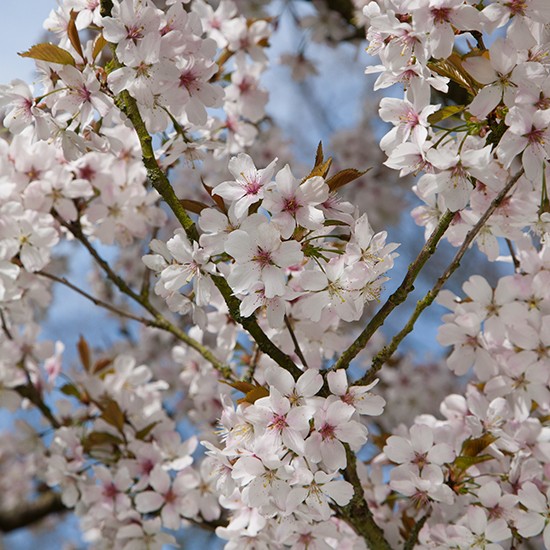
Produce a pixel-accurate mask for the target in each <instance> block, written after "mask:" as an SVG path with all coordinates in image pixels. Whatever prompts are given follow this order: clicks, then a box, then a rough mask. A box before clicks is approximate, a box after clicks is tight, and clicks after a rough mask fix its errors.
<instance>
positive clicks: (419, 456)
mask: <svg viewBox="0 0 550 550" xmlns="http://www.w3.org/2000/svg"><path fill="white" fill-rule="evenodd" d="M427 454H428V453H414V458H413V460H412V463H413V464H416V465H417V466H418V468H419V469H420V470H422V468H423V467H424V466H425V465H426V463H427V461H426V457H427Z"/></svg>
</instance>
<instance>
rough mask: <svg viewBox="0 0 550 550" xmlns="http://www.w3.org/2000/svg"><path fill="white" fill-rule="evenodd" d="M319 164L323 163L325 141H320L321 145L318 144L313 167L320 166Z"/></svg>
mask: <svg viewBox="0 0 550 550" xmlns="http://www.w3.org/2000/svg"><path fill="white" fill-rule="evenodd" d="M319 164H323V142H322V141H320V142H319V145H317V153H315V164H314V165H313V168H315V167H316V166H319Z"/></svg>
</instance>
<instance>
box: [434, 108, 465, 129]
mask: <svg viewBox="0 0 550 550" xmlns="http://www.w3.org/2000/svg"><path fill="white" fill-rule="evenodd" d="M464 109H465V106H464V105H447V107H443V109H439V111H436V112H435V113H432V114H431V115H430V116H429V117H428V122H429V123H430V124H437V123H438V122H441V121H442V120H445V119H446V118H449V117H452V116H454V115H456V114H458V113H461V112H462V111H464Z"/></svg>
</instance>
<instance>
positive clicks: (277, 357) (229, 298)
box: [110, 44, 302, 378]
mask: <svg viewBox="0 0 550 550" xmlns="http://www.w3.org/2000/svg"><path fill="white" fill-rule="evenodd" d="M111 49H112V51H113V61H112V66H111V68H110V70H114V69H118V68H120V67H122V66H123V65H122V64H121V63H120V62H119V61H118V59H117V57H116V53H115V46H114V44H111ZM115 102H116V105H117V106H118V107H119V109H120V110H121V111H122V112H123V113H124V114H125V115H126V116H127V117H128V120H129V121H130V122H131V124H132V126H133V127H134V130H135V132H136V134H137V137H138V139H139V142H140V145H141V152H142V162H143V165H144V166H145V168H146V170H147V177H148V178H149V181H150V182H151V184H152V185H153V187H154V188H155V189H156V190H157V191H158V193H159V194H160V195H161V197H162V198H163V200H164V201H165V202H166V204H168V206H169V207H170V209H171V210H172V213H173V214H174V215H175V216H176V218H177V220H178V221H179V222H180V224H181V226H182V227H183V229H184V231H185V233H186V235H187V237H188V238H189V239H190V240H191V241H198V239H199V234H198V231H197V228H196V227H195V224H194V223H193V220H192V219H191V218H190V216H189V214H188V213H187V211H186V210H185V208H184V207H183V206H182V204H181V202H180V200H179V199H178V197H177V196H176V193H175V192H174V188H173V187H172V185H171V183H170V181H169V179H168V177H167V175H166V174H165V173H164V172H163V171H162V169H161V168H160V166H159V164H158V161H157V159H156V157H155V152H154V150H153V140H152V138H151V135H150V134H149V131H148V130H147V126H146V125H145V122H144V120H143V118H142V116H141V113H140V111H139V106H138V103H137V101H136V100H135V99H134V98H133V97H132V96H131V95H130V93H129V92H128V91H127V90H123V91H122V92H121V93H120V94H119V96H117V98H116V101H115ZM212 280H213V282H214V284H215V285H216V287H217V288H218V290H219V291H220V293H221V295H222V296H223V298H224V300H225V303H226V304H227V307H228V309H229V314H230V315H231V317H232V318H233V319H234V320H235V321H236V322H237V323H239V324H240V325H242V327H243V328H244V329H245V330H246V331H247V332H248V333H249V334H250V336H252V338H253V339H254V340H255V342H256V343H257V344H258V346H259V347H260V349H261V350H262V351H263V352H264V353H265V354H266V355H269V357H271V358H272V359H273V360H274V361H275V362H276V363H277V364H278V365H280V366H281V367H283V368H284V369H286V370H288V371H289V372H290V373H291V374H292V375H293V376H294V378H298V377H299V376H300V375H301V374H302V371H301V370H300V369H299V368H298V367H297V366H296V365H295V364H294V361H292V359H291V358H290V357H289V356H288V355H287V354H286V353H284V352H283V351H282V350H281V349H280V348H279V347H277V346H276V345H275V344H274V343H273V342H272V341H271V340H270V338H269V337H268V336H267V334H266V333H265V332H264V331H263V330H262V328H261V327H260V325H258V323H257V321H256V319H255V317H254V316H251V317H242V316H241V313H240V305H241V301H240V300H239V299H238V298H237V297H236V296H234V294H233V290H232V289H231V287H230V286H229V284H228V283H227V281H226V280H225V279H224V278H223V277H222V276H220V275H212Z"/></svg>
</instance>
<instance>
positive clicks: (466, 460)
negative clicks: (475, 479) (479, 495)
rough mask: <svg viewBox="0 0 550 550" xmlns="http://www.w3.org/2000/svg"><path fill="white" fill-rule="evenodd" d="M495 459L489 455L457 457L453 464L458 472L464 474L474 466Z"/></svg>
mask: <svg viewBox="0 0 550 550" xmlns="http://www.w3.org/2000/svg"><path fill="white" fill-rule="evenodd" d="M493 458H495V457H494V456H491V455H479V456H457V457H456V458H455V460H454V462H453V464H454V466H456V467H457V468H458V469H459V470H462V471H463V472H465V471H466V470H467V469H468V468H470V467H471V466H474V465H475V464H481V463H482V462H487V461H488V460H493Z"/></svg>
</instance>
